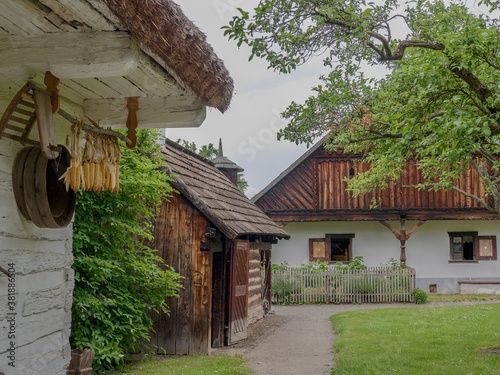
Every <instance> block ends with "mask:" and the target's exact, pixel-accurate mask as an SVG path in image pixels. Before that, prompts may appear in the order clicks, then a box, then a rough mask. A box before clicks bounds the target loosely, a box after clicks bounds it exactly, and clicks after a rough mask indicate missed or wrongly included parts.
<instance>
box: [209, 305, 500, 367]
mask: <svg viewBox="0 0 500 375" xmlns="http://www.w3.org/2000/svg"><path fill="white" fill-rule="evenodd" d="M478 303H498V301H491V302H490V301H488V302H471V303H469V302H459V303H427V304H425V305H413V304H398V303H394V304H361V305H300V306H274V307H273V314H270V315H268V316H267V317H266V318H264V320H263V321H261V322H258V323H257V324H254V325H253V326H251V327H249V332H248V334H249V337H248V339H247V340H245V341H243V342H241V343H237V344H236V345H233V346H230V347H225V348H221V349H217V350H215V351H214V352H213V353H212V355H219V354H228V355H234V354H241V355H243V356H244V357H245V358H247V360H248V362H247V365H248V366H249V367H250V368H251V369H252V370H254V371H255V374H256V375H330V374H331V371H332V368H333V366H334V354H333V342H334V340H335V335H334V334H333V332H332V327H331V323H330V320H329V317H330V316H331V315H333V314H336V313H339V312H343V311H353V310H372V309H378V308H405V307H406V308H407V307H424V308H425V307H431V306H446V305H465V304H478Z"/></svg>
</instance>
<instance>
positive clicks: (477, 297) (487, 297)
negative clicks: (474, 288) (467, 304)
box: [427, 294, 500, 302]
mask: <svg viewBox="0 0 500 375" xmlns="http://www.w3.org/2000/svg"><path fill="white" fill-rule="evenodd" d="M494 300H500V294H429V296H428V298H427V302H463V301H494Z"/></svg>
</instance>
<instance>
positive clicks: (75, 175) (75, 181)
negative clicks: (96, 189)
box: [59, 120, 85, 191]
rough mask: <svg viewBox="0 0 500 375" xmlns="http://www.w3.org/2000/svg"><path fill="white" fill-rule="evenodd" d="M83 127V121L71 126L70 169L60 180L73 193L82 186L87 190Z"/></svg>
mask: <svg viewBox="0 0 500 375" xmlns="http://www.w3.org/2000/svg"><path fill="white" fill-rule="evenodd" d="M82 126H83V121H82V120H79V121H77V122H76V123H75V124H73V125H72V126H71V145H70V154H71V162H70V166H69V167H68V169H66V171H65V172H64V174H63V175H62V176H61V177H60V178H59V179H60V180H61V179H64V183H65V185H66V190H69V188H71V189H72V190H73V191H78V190H79V189H80V184H81V186H82V188H83V189H84V190H85V178H84V174H83V169H82V151H81V148H80V132H81V129H82Z"/></svg>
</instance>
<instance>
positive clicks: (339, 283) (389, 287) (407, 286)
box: [271, 266, 415, 304]
mask: <svg viewBox="0 0 500 375" xmlns="http://www.w3.org/2000/svg"><path fill="white" fill-rule="evenodd" d="M414 289H415V270H414V269H413V268H410V267H406V268H399V267H396V268H395V267H390V266H389V267H388V266H382V267H367V268H366V269H365V270H345V269H342V270H340V269H335V267H331V268H329V269H327V270H316V269H301V268H283V269H279V270H273V272H272V287H271V293H272V302H273V303H275V304H311V303H367V302H372V303H387V302H413V291H414Z"/></svg>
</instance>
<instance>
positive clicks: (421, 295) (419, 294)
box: [413, 288, 428, 305]
mask: <svg viewBox="0 0 500 375" xmlns="http://www.w3.org/2000/svg"><path fill="white" fill-rule="evenodd" d="M427 297H428V295H427V293H425V292H424V291H423V290H422V289H420V288H415V290H414V291H413V300H414V302H415V303H416V304H417V305H419V304H422V303H426V302H427Z"/></svg>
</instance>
